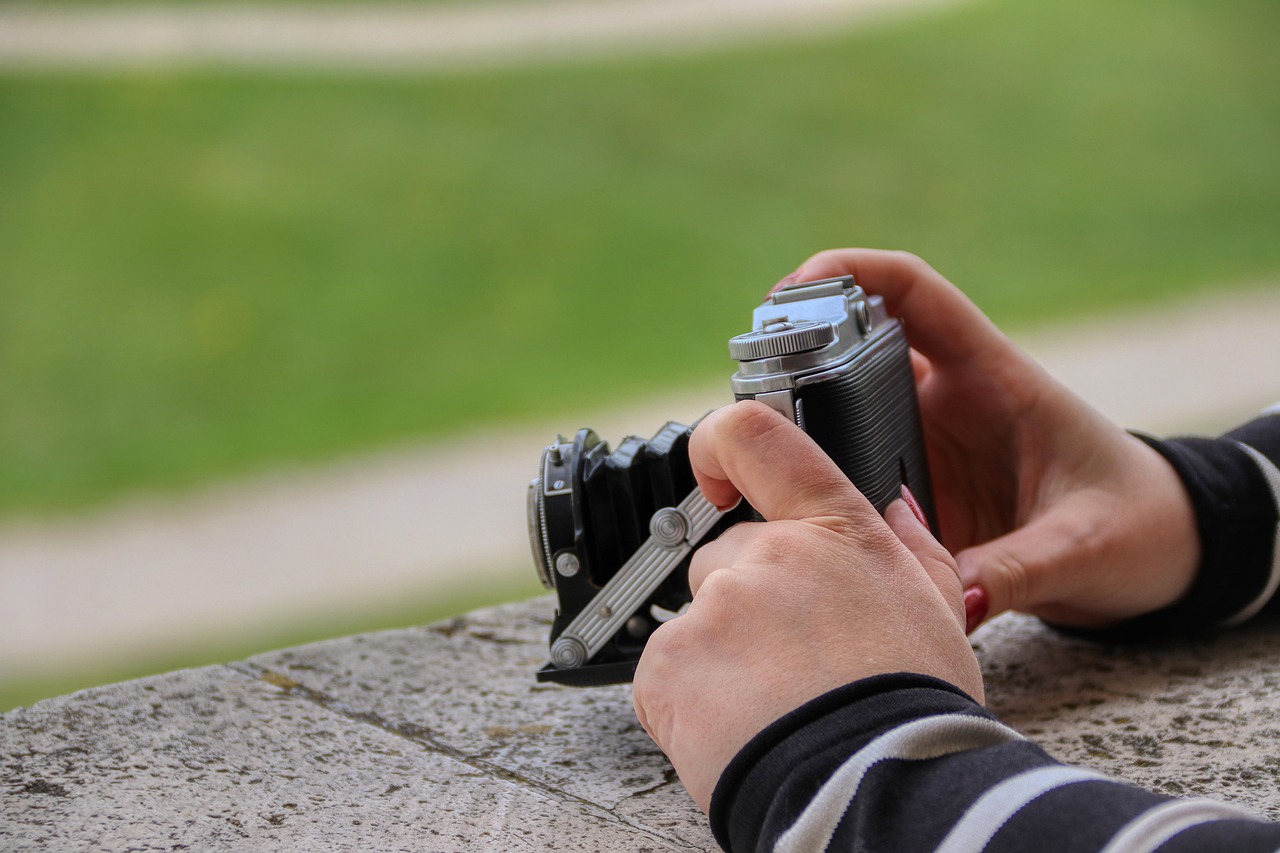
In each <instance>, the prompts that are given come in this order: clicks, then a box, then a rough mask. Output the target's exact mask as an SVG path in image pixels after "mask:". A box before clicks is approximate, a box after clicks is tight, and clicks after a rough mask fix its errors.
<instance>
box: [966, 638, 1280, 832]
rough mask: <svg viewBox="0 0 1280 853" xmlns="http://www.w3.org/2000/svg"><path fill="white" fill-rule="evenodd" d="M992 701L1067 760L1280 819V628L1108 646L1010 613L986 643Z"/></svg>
mask: <svg viewBox="0 0 1280 853" xmlns="http://www.w3.org/2000/svg"><path fill="white" fill-rule="evenodd" d="M974 641H975V647H976V648H977V650H978V656H979V658H980V659H981V660H982V661H983V670H984V677H985V680H986V685H987V704H988V706H989V707H990V708H991V710H992V711H994V712H995V713H996V714H998V715H999V716H1000V718H1001V719H1002V720H1004V721H1005V722H1007V723H1009V724H1010V725H1013V726H1015V727H1016V728H1018V729H1019V730H1020V731H1022V732H1023V733H1024V734H1026V735H1027V736H1029V737H1031V738H1032V739H1033V740H1035V741H1036V742H1037V743H1039V744H1040V745H1041V746H1043V747H1044V748H1045V749H1046V750H1048V752H1049V753H1050V754H1052V755H1053V756H1055V757H1056V758H1059V759H1061V760H1063V761H1066V762H1069V763H1072V764H1079V765H1084V766H1088V767H1093V768H1095V769H1097V770H1100V771H1102V772H1104V773H1108V774H1110V775H1112V776H1115V777H1117V778H1120V779H1125V780H1128V781H1130V782H1133V783H1134V784H1137V785H1142V786H1144V787H1147V788H1151V789H1152V790H1156V791H1160V792H1162V793H1166V794H1170V795H1173V796H1180V797H1187V796H1208V797H1213V798H1216V799H1221V800H1231V801H1234V802H1236V803H1239V804H1241V805H1244V806H1246V807H1248V808H1250V809H1252V810H1253V811H1255V812H1257V813H1258V814H1261V815H1264V816H1267V817H1269V818H1271V819H1273V820H1276V819H1280V721H1277V719H1276V714H1275V709H1276V706H1277V702H1280V625H1278V624H1277V623H1276V622H1274V621H1270V622H1258V623H1256V624H1253V625H1248V626H1245V627H1243V628H1238V629H1235V630H1233V631H1230V632H1225V633H1222V634H1220V635H1216V636H1211V637H1204V638H1199V639H1194V640H1190V639H1189V640H1181V641H1174V642H1166V643H1161V644H1159V645H1154V644H1153V645H1132V646H1130V645H1122V646H1116V645H1107V644H1101V643H1095V642H1091V641H1089V640H1083V639H1076V638H1071V637H1067V636H1064V635H1062V634H1060V633H1058V632H1056V631H1053V630H1050V629H1048V628H1046V627H1044V626H1043V625H1042V624H1040V623H1039V622H1037V621H1036V620H1034V619H1030V618H1026V617H1013V616H1006V617H1003V618H1001V619H999V620H997V621H996V622H994V623H993V624H992V625H990V626H988V627H986V628H983V629H982V630H981V631H979V632H978V634H977V635H975V637H974Z"/></svg>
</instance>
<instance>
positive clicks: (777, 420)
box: [721, 400, 788, 446]
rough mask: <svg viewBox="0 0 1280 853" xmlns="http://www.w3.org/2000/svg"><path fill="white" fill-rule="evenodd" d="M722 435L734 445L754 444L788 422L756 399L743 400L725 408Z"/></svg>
mask: <svg viewBox="0 0 1280 853" xmlns="http://www.w3.org/2000/svg"><path fill="white" fill-rule="evenodd" d="M721 424H722V429H723V435H724V437H725V438H726V439H727V440H729V441H730V442H732V443H733V444H736V445H745V446H751V445H755V444H757V443H758V442H760V441H761V440H763V439H766V438H767V437H768V436H769V435H770V434H772V433H774V432H776V431H777V430H779V429H782V428H785V427H786V426H787V424H788V422H787V420H786V419H785V418H783V417H782V415H780V414H778V413H777V412H775V411H774V410H773V409H771V408H769V407H768V406H766V405H765V404H764V403H761V402H759V401H757V400H743V401H742V402H740V403H737V404H735V405H733V406H730V407H729V408H728V409H727V410H726V415H725V418H724V420H723V421H722V422H721Z"/></svg>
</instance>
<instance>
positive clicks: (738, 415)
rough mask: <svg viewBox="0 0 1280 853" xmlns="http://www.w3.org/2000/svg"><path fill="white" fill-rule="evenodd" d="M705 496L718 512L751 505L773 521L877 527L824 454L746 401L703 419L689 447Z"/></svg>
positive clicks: (758, 405)
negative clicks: (742, 502) (836, 520)
mask: <svg viewBox="0 0 1280 853" xmlns="http://www.w3.org/2000/svg"><path fill="white" fill-rule="evenodd" d="M689 461H690V462H691V463H692V465H693V473H694V476H695V477H697V479H698V485H699V486H700V487H701V488H702V494H703V496H704V497H706V499H707V500H708V501H710V502H711V503H713V504H715V505H716V506H717V507H721V508H724V507H727V506H731V505H732V504H733V503H734V502H735V501H736V500H737V499H738V496H739V495H741V496H742V497H744V498H746V499H747V501H748V502H749V503H750V504H751V505H752V506H753V507H755V509H756V511H757V512H759V513H760V514H761V515H762V516H764V517H765V518H766V519H768V520H769V521H775V520H779V519H816V518H831V517H841V518H846V519H849V520H852V521H857V520H859V519H865V520H871V519H875V520H877V521H878V520H879V515H878V514H877V513H876V511H875V510H874V509H872V507H871V504H869V503H868V502H867V499H866V498H864V497H863V496H862V494H861V493H860V492H859V491H858V490H857V489H856V488H854V486H853V484H852V483H850V482H849V479H848V477H846V476H845V475H844V473H843V472H842V471H841V470H840V469H839V468H837V467H836V464H835V463H834V462H832V461H831V458H830V457H829V456H827V454H826V453H824V452H823V451H822V448H820V447H818V445H817V444H816V443H815V442H814V440H813V439H812V438H810V437H809V436H808V435H806V434H805V433H804V432H803V431H802V430H801V429H800V428H799V427H798V426H796V425H795V424H794V423H792V422H791V421H789V420H787V419H786V418H785V417H783V416H782V415H780V414H778V413H777V412H775V411H774V410H773V409H770V408H769V407H768V406H766V405H764V404H763V403H759V402H756V401H754V400H744V401H742V402H739V403H734V404H732V405H729V406H725V407H724V408H721V409H717V410H716V411H714V412H712V413H711V414H709V415H707V417H705V418H703V420H702V422H701V423H700V424H699V425H698V428H697V429H696V430H694V432H693V437H692V438H691V439H690V441H689Z"/></svg>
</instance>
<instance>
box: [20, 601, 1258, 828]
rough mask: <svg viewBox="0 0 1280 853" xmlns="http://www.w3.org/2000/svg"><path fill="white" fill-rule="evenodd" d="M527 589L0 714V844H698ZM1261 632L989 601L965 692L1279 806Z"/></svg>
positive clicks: (1191, 785) (638, 742)
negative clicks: (1112, 621)
mask: <svg viewBox="0 0 1280 853" xmlns="http://www.w3.org/2000/svg"><path fill="white" fill-rule="evenodd" d="M551 607H552V605H551V604H550V602H549V601H548V600H547V599H538V600H535V601H532V602H526V603H523V604H517V605H509V606H507V607H502V608H495V609H491V610H485V611H479V612H477V613H474V614H470V615H468V616H465V617H461V618H459V619H456V620H453V621H451V622H447V623H442V624H438V625H434V626H430V627H426V628H420V629H411V630H405V631H392V632H387V633H383V634H375V635H367V636H360V637H351V638H347V639H342V640H334V641H331V642H327V643H319V644H315V645H311V646H305V647H301V648H296V649H289V650H285V651H280V652H274V653H271V654H266V655H260V656H258V657H255V658H252V659H250V660H248V661H245V662H242V663H239V664H233V665H230V666H225V667H207V668H204V669H198V670H188V671H184V672H177V673H171V674H168V675H164V676H159V677H156V678H151V679H144V680H141V681H134V682H128V683H125V684H119V685H113V686H110V687H104V688H98V689H96V690H90V691H85V692H83V693H77V694H73V695H71V696H65V697H61V698H59V699H54V700H50V701H47V702H42V703H39V704H37V705H35V706H34V707H32V708H28V709H21V710H18V711H14V712H11V713H9V714H7V715H5V716H3V717H0V849H4V850H9V849H15V850H22V849H30V848H40V849H49V850H82V849H101V850H126V849H127V850H161V849H163V850H173V849H186V848H190V849H201V850H246V849H273V850H276V849H285V850H335V849H336V850H346V849H361V850H364V849H376V850H401V849H403V850H415V851H437V850H438V851H453V850H520V849H531V850H568V851H572V850H583V851H587V850H592V851H595V850H651V851H662V850H713V849H715V844H714V841H713V840H712V838H711V835H710V832H709V831H708V829H707V827H706V820H705V818H704V817H703V816H702V815H701V814H700V813H699V812H698V811H697V809H696V808H695V807H694V806H693V804H692V803H691V801H690V800H689V798H688V796H687V794H686V793H685V792H684V789H683V788H682V787H681V785H680V783H679V781H678V780H676V779H675V778H674V775H673V774H672V772H671V768H670V765H669V764H668V763H667V762H666V760H665V759H664V758H663V756H662V755H661V754H660V753H659V752H658V751H657V749H656V748H655V747H654V746H653V744H652V743H651V742H650V741H649V739H648V738H647V737H646V736H645V734H644V732H643V731H642V730H641V729H640V728H639V726H638V725H637V724H636V721H635V716H634V713H633V712H632V709H631V699H630V691H629V690H628V689H627V688H626V687H614V688H604V689H593V690H574V689H571V688H562V687H557V686H552V685H540V684H537V683H535V682H534V680H533V677H532V676H533V672H534V670H536V669H537V668H538V667H540V666H541V665H542V664H543V663H544V661H545V657H546V631H547V625H548V616H549V615H550V612H551ZM1277 640H1280V627H1278V626H1276V625H1274V624H1271V625H1259V626H1255V627H1251V628H1246V629H1244V630H1241V631H1236V632H1233V633H1230V634H1224V635H1222V636H1220V637H1216V638H1212V639H1207V640H1200V641H1194V642H1190V641H1188V642H1183V643H1178V644H1174V645H1170V646H1167V647H1164V648H1147V647H1116V646H1110V645H1103V644H1096V643H1091V642H1088V641H1085V640H1080V639H1074V638H1070V637H1065V636H1062V635H1060V634H1057V633H1055V632H1053V631H1051V630H1048V629H1046V628H1044V627H1043V626H1041V625H1040V624H1039V623H1037V622H1036V621H1035V620H1031V619H1026V618H1021V617H1004V618H1002V619H999V620H997V621H996V622H994V623H992V624H991V625H989V626H987V627H985V628H983V629H982V630H981V631H980V632H979V633H978V635H977V636H976V637H975V642H976V646H977V647H978V650H979V656H980V657H981V658H982V660H983V662H984V667H985V669H986V674H987V684H988V697H989V701H990V703H991V706H992V708H993V709H994V710H995V711H996V712H997V713H999V714H1000V715H1001V717H1002V718H1003V719H1005V720H1006V721H1007V722H1009V723H1011V724H1012V725H1014V726H1016V727H1018V728H1020V729H1022V730H1023V731H1025V732H1026V733H1028V734H1029V735H1031V736H1033V737H1034V738H1035V739H1036V740H1037V741H1039V742H1040V743H1041V744H1043V745H1044V746H1045V748H1046V749H1048V750H1049V751H1050V752H1051V753H1053V754H1054V755H1056V756H1058V757H1060V758H1062V759H1064V760H1067V761H1070V762H1073V763H1078V764H1084V765H1088V766H1092V767H1095V768H1098V769H1101V770H1103V771H1106V772H1109V773H1111V774H1113V775H1116V776H1119V777H1121V778H1125V779H1129V780H1131V781H1134V782H1136V783H1139V784H1143V785H1147V786H1150V787H1154V788H1156V789H1159V790H1163V791H1167V792H1170V793H1175V794H1183V795H1190V794H1197V795H1208V796H1216V797H1220V798H1224V799H1232V800H1235V801H1237V802H1240V803H1243V804H1245V805H1248V806H1251V807H1253V808H1254V809H1255V810H1257V811H1259V812H1260V813H1263V814H1267V815H1269V816H1272V817H1277V816H1280V814H1278V813H1280V796H1278V794H1280V724H1277V723H1275V722H1273V719H1272V716H1273V715H1272V711H1271V709H1272V704H1273V703H1272V697H1273V696H1274V695H1275V694H1276V690H1277V687H1278V686H1280V685H1278V684H1277V682H1280V651H1278V650H1277Z"/></svg>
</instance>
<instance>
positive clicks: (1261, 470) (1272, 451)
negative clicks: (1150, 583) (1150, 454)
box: [1125, 406, 1280, 635]
mask: <svg viewBox="0 0 1280 853" xmlns="http://www.w3.org/2000/svg"><path fill="white" fill-rule="evenodd" d="M1143 439H1144V441H1146V442H1147V443H1148V444H1149V445H1151V446H1152V447H1153V448H1155V450H1156V451H1157V452H1158V453H1160V455H1161V456H1163V457H1164V458H1165V459H1166V460H1168V462H1169V464H1170V465H1172V466H1173V468H1174V470H1175V471H1177V473H1178V476H1179V477H1180V478H1181V479H1182V482H1183V484H1184V485H1185V486H1186V489H1187V493H1188V495H1189V496H1190V498H1191V505H1192V507H1193V509H1194V510H1195V515H1196V527H1197V531H1198V533H1199V536H1200V550H1201V559H1200V566H1199V569H1198V571H1197V573H1196V580H1195V582H1194V583H1193V585H1192V587H1191V589H1190V590H1189V591H1188V593H1187V595H1186V596H1184V597H1183V599H1182V600H1181V601H1180V602H1178V603H1176V604H1174V605H1172V606H1171V607H1168V608H1166V609H1164V610H1161V611H1157V612H1155V613H1152V614H1149V615H1147V616H1144V617H1140V618H1139V619H1136V620H1134V621H1133V622H1132V623H1130V624H1128V625H1127V626H1126V627H1125V632H1126V633H1128V634H1130V635H1145V634H1151V633H1166V632H1175V633H1183V632H1187V631H1195V630H1202V629H1205V628H1213V627H1223V626H1229V625H1236V624H1239V623H1240V622H1243V621H1245V620H1247V619H1249V618H1251V617H1253V616H1255V615H1256V614H1258V613H1259V612H1261V611H1262V610H1263V609H1264V608H1266V607H1268V605H1270V604H1272V602H1274V601H1275V600H1276V590H1277V587H1280V406H1277V407H1273V408H1271V409H1269V410H1267V411H1266V412H1264V413H1263V415H1262V416H1261V417H1259V418H1257V419H1255V420H1253V421H1250V422H1249V423H1247V424H1245V425H1244V426H1241V427H1238V428H1237V429H1234V430H1232V431H1231V432H1228V433H1227V434H1226V435H1224V436H1222V437H1221V438H1171V439H1166V440H1164V441H1157V440H1155V439H1151V438H1146V437H1143Z"/></svg>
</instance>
